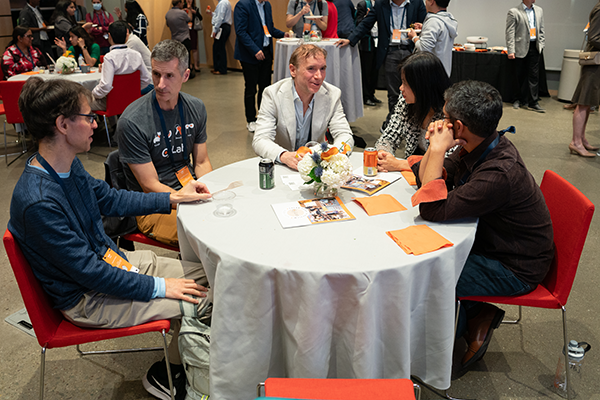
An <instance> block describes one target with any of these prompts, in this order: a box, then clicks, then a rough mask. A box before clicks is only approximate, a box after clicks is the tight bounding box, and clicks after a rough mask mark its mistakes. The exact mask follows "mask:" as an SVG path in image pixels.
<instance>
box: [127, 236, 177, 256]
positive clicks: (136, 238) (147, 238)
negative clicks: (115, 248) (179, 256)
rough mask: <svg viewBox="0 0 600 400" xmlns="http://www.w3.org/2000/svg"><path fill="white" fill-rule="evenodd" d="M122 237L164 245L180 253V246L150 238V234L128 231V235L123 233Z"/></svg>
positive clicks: (153, 244)
mask: <svg viewBox="0 0 600 400" xmlns="http://www.w3.org/2000/svg"><path fill="white" fill-rule="evenodd" d="M121 237H122V238H123V239H125V240H131V241H132V242H137V243H143V244H149V245H150V246H157V247H162V248H163V249H167V250H171V251H175V252H177V253H179V247H175V246H169V245H168V244H164V243H161V242H159V241H158V240H154V239H151V238H149V237H148V236H146V235H144V234H143V233H141V232H137V233H135V232H134V233H128V234H127V235H123V236H121Z"/></svg>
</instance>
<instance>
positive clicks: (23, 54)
mask: <svg viewBox="0 0 600 400" xmlns="http://www.w3.org/2000/svg"><path fill="white" fill-rule="evenodd" d="M15 47H16V48H17V50H19V53H21V55H22V56H23V57H25V58H26V59H28V60H29V61H30V62H31V64H33V66H34V67H35V62H33V56H32V55H31V50H27V52H28V53H29V55H27V54H25V53H23V51H22V50H21V49H20V48H19V46H17V45H16V44H15Z"/></svg>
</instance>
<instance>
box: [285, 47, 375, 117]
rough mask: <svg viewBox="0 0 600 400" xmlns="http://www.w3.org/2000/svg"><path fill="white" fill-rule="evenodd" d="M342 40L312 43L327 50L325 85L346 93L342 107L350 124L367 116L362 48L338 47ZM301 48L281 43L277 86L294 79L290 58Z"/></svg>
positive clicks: (343, 94) (343, 93) (343, 95)
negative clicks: (362, 82)
mask: <svg viewBox="0 0 600 400" xmlns="http://www.w3.org/2000/svg"><path fill="white" fill-rule="evenodd" d="M338 40H339V39H325V40H322V41H320V42H311V44H316V45H317V46H319V47H322V48H324V49H325V50H327V73H326V76H325V82H327V83H331V84H332V85H334V86H337V87H338V88H340V89H341V90H342V106H343V107H344V112H345V113H346V118H347V119H348V121H349V122H354V121H356V120H357V119H358V118H360V117H362V116H363V97H362V84H361V77H360V57H359V54H358V47H356V46H354V47H353V46H345V47H342V48H339V47H336V46H335V42H336V41H338ZM299 46H300V40H299V39H298V40H292V41H287V40H278V41H277V44H276V46H275V65H274V66H273V82H277V81H279V80H281V79H283V78H288V77H289V76H290V68H289V65H290V57H291V55H292V53H293V52H294V50H296V49H297V48H298V47H299Z"/></svg>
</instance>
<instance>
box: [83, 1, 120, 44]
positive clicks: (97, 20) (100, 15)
mask: <svg viewBox="0 0 600 400" xmlns="http://www.w3.org/2000/svg"><path fill="white" fill-rule="evenodd" d="M92 7H93V8H94V11H93V12H92V13H91V14H90V13H88V14H87V15H86V16H85V20H86V21H87V22H91V23H92V24H93V25H92V28H91V30H90V35H92V38H94V42H96V43H98V45H99V46H100V53H101V54H106V53H108V51H109V50H110V43H109V42H108V26H109V25H110V24H112V23H113V22H114V18H113V16H112V15H111V14H110V13H109V12H108V11H106V9H105V8H104V5H103V4H102V0H92Z"/></svg>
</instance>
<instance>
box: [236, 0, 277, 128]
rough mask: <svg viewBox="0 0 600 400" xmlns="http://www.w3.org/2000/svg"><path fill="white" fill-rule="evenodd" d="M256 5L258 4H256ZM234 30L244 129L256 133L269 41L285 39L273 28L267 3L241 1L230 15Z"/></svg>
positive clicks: (268, 68)
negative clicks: (242, 74)
mask: <svg viewBox="0 0 600 400" xmlns="http://www.w3.org/2000/svg"><path fill="white" fill-rule="evenodd" d="M257 1H258V4H257V3H256V2H257ZM233 24H234V26H235V34H236V39H235V52H234V57H235V59H236V60H239V61H240V63H241V64H242V72H243V73H244V83H245V88H244V108H245V110H246V122H247V123H248V125H247V128H248V130H249V131H250V132H254V130H255V129H256V105H255V104H256V103H255V96H256V86H258V107H259V108H260V101H261V98H262V93H263V90H264V89H265V88H266V87H267V86H269V85H270V84H271V67H272V64H273V40H272V39H271V38H272V37H276V38H282V37H284V36H287V34H284V33H283V32H282V31H280V30H279V29H277V28H275V27H274V26H273V15H272V13H271V3H269V2H268V1H266V0H240V1H238V3H237V4H236V6H235V9H234V12H233Z"/></svg>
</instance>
